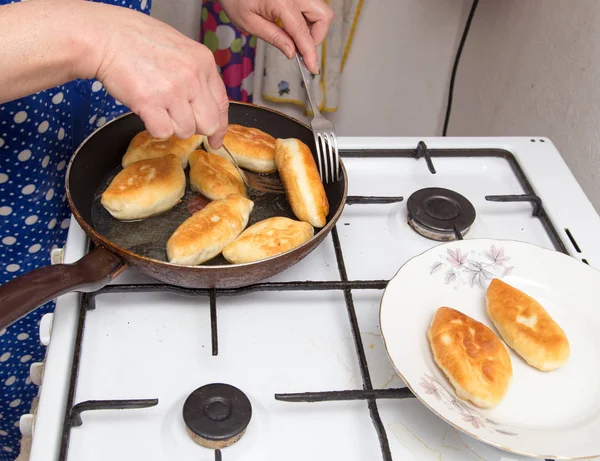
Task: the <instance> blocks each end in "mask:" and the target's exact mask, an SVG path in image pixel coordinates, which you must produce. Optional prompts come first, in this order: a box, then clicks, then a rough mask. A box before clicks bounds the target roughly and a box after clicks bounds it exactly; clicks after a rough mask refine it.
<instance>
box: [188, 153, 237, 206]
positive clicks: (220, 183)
mask: <svg viewBox="0 0 600 461" xmlns="http://www.w3.org/2000/svg"><path fill="white" fill-rule="evenodd" d="M189 162H190V185H191V187H192V190H195V191H197V192H200V193H201V194H202V195H204V196H205V197H207V198H209V199H211V200H220V199H224V198H226V197H227V196H229V195H231V194H239V195H243V196H246V186H245V185H244V181H243V180H242V178H241V176H240V174H239V172H238V171H237V169H236V168H235V166H234V165H233V164H232V163H231V162H230V161H228V160H226V159H224V158H223V157H220V156H218V155H216V154H210V153H208V152H206V151H205V150H202V149H198V150H195V151H194V152H192V153H191V154H190V158H189Z"/></svg>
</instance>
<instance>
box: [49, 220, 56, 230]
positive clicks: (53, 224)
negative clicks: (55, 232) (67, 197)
mask: <svg viewBox="0 0 600 461" xmlns="http://www.w3.org/2000/svg"><path fill="white" fill-rule="evenodd" d="M55 226H56V218H53V219H51V220H50V222H49V223H48V229H54V227H55Z"/></svg>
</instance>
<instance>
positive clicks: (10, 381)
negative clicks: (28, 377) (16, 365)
mask: <svg viewBox="0 0 600 461" xmlns="http://www.w3.org/2000/svg"><path fill="white" fill-rule="evenodd" d="M15 381H17V378H16V376H11V377H10V378H8V379H7V380H6V381H4V384H5V385H6V386H12V385H13V384H14V383H15Z"/></svg>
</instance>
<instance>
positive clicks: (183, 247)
mask: <svg viewBox="0 0 600 461" xmlns="http://www.w3.org/2000/svg"><path fill="white" fill-rule="evenodd" d="M253 207H254V204H253V202H252V201H250V200H249V199H247V198H246V197H243V196H241V195H230V196H229V197H227V198H225V199H222V200H216V201H214V202H210V203H209V204H208V205H206V207H204V208H203V209H202V210H200V211H198V212H196V213H194V214H193V215H192V216H190V217H189V218H188V219H186V220H185V221H184V222H183V223H181V224H180V225H179V227H178V228H177V229H176V230H175V232H174V233H173V235H172V236H171V237H170V238H169V240H168V241H167V255H168V258H169V261H172V262H174V263H178V262H179V261H181V259H188V258H192V259H193V258H195V257H197V256H198V257H199V258H200V259H199V260H196V261H192V262H183V264H187V265H194V264H201V263H203V262H206V261H208V260H210V259H212V258H214V257H215V256H217V255H218V254H220V253H221V251H223V248H225V247H226V246H227V245H229V244H230V243H231V242H233V241H234V240H235V239H236V238H237V237H238V236H239V235H240V234H241V233H242V231H243V230H244V228H245V227H246V225H247V223H248V217H249V215H250V213H251V212H252V209H253Z"/></svg>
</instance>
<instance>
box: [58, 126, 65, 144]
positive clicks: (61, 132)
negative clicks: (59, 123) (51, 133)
mask: <svg viewBox="0 0 600 461" xmlns="http://www.w3.org/2000/svg"><path fill="white" fill-rule="evenodd" d="M57 137H58V140H59V141H62V140H63V139H64V138H65V129H64V128H62V127H61V128H60V129H59V130H58V136H57Z"/></svg>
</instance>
